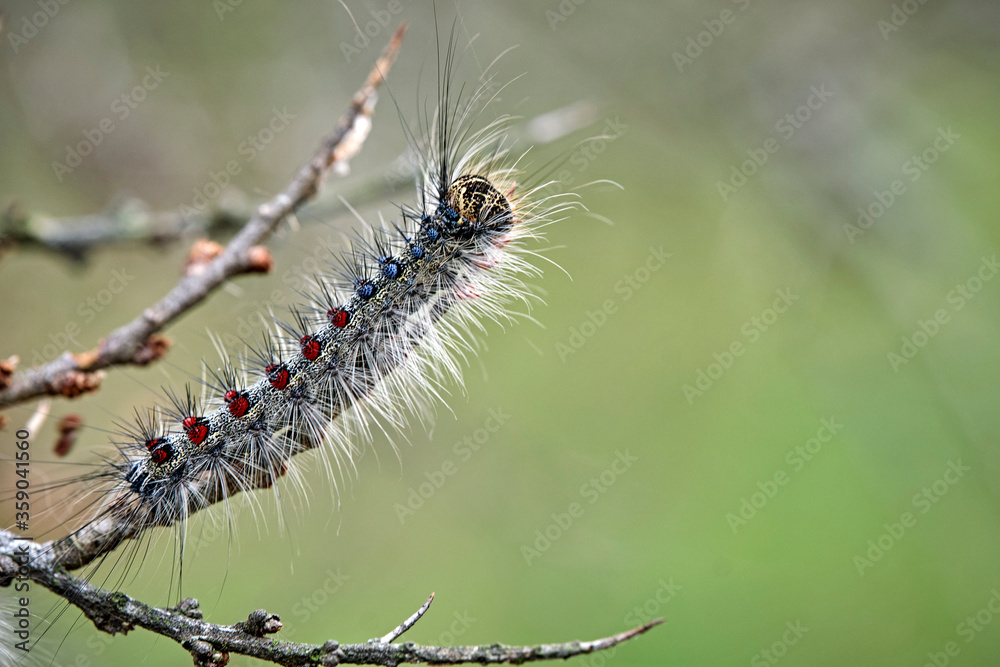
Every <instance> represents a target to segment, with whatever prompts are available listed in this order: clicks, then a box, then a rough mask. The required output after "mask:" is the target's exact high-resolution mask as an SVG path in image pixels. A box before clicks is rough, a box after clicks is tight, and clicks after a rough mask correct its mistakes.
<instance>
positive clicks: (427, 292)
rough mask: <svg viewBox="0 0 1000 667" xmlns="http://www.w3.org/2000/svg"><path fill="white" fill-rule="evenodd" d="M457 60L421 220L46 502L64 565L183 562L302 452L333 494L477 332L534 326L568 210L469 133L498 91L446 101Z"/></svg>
mask: <svg viewBox="0 0 1000 667" xmlns="http://www.w3.org/2000/svg"><path fill="white" fill-rule="evenodd" d="M456 44H457V40H456V38H455V36H454V30H453V34H452V37H451V39H450V40H449V41H448V44H447V47H446V50H445V52H444V53H443V54H440V47H439V58H438V61H439V65H438V79H437V80H438V91H437V105H436V108H435V110H434V111H432V112H431V113H429V114H426V115H425V116H424V117H423V118H420V119H418V122H419V124H420V125H421V126H422V127H423V128H424V129H423V130H422V131H420V132H413V131H411V130H410V129H409V126H405V129H406V134H407V136H408V139H409V140H410V142H411V144H412V148H413V150H414V154H415V155H417V156H418V164H417V169H416V197H415V200H414V203H413V204H411V205H404V206H401V207H400V208H399V214H398V217H397V219H396V220H395V221H394V222H393V223H392V224H390V225H383V226H382V227H379V228H374V229H372V230H370V231H369V232H368V233H367V236H366V237H362V238H359V240H358V241H357V242H356V243H355V244H354V247H353V248H352V249H349V250H346V251H345V252H344V253H343V254H342V255H341V256H340V257H339V258H336V259H335V265H336V266H337V267H338V268H337V271H336V272H335V273H334V274H332V275H316V276H314V277H313V278H312V279H311V287H310V288H309V289H308V290H305V291H304V293H303V296H304V302H303V303H302V304H301V305H300V306H298V307H296V308H293V309H292V310H291V312H290V314H289V316H288V317H285V318H280V319H279V318H275V322H274V328H273V330H271V331H263V332H261V333H260V337H259V340H258V341H257V342H256V343H254V344H251V345H250V346H249V347H248V348H247V349H246V350H245V351H244V352H243V353H242V354H240V355H239V358H238V359H237V360H236V361H232V360H231V359H230V356H229V355H228V353H226V352H224V351H221V350H220V352H221V356H222V359H221V362H220V364H219V365H218V366H211V367H209V368H208V370H207V377H206V379H205V382H204V384H205V385H206V387H207V388H208V389H207V392H199V391H198V390H196V389H195V388H193V387H192V386H191V385H188V386H187V387H185V388H183V389H182V390H176V389H167V390H165V392H164V398H165V402H164V404H163V406H156V407H151V408H144V409H137V411H136V415H135V418H134V420H133V421H132V423H131V424H129V425H127V426H126V427H125V428H124V429H123V434H122V436H121V437H120V438H118V439H116V441H115V442H114V444H115V449H114V450H113V451H112V452H111V453H110V454H109V455H107V456H105V457H103V459H102V460H101V461H100V462H98V463H97V464H95V466H94V468H93V470H92V471H91V472H88V473H86V474H83V475H79V476H75V477H72V478H70V479H67V480H61V481H59V482H57V483H56V484H53V485H52V487H51V489H52V490H58V491H60V492H63V493H64V492H65V490H66V489H71V490H72V496H71V497H72V500H71V501H68V502H71V504H72V508H73V510H72V515H73V518H72V519H71V521H73V522H75V525H73V526H71V527H70V532H69V534H68V535H67V536H65V537H62V538H59V539H56V540H54V541H53V542H51V546H50V549H51V554H52V557H53V558H54V559H55V560H56V562H58V563H59V564H60V565H62V566H63V567H65V568H66V569H69V570H72V569H77V568H81V567H85V566H91V567H92V568H94V569H96V566H98V565H100V564H101V563H103V562H104V561H105V560H106V559H107V558H108V556H109V554H111V553H112V552H113V551H114V550H115V549H117V548H118V547H121V546H122V545H124V544H126V543H128V544H129V545H130V547H129V550H128V552H127V553H126V554H125V555H123V556H121V557H120V559H119V560H120V561H121V562H124V563H125V564H126V567H131V566H133V565H134V564H136V562H137V561H138V560H139V559H140V557H141V554H142V553H143V546H142V544H143V540H145V539H148V537H149V536H150V535H151V534H152V533H153V532H154V529H173V530H174V531H176V533H175V534H176V539H177V543H178V545H179V546H178V547H177V551H178V556H179V557H180V559H181V560H182V561H183V554H184V541H185V526H186V524H187V522H188V520H189V518H190V517H191V516H192V515H193V514H195V513H197V512H199V511H201V510H204V509H207V508H209V507H212V506H214V505H217V504H221V505H223V506H224V507H225V510H226V511H227V512H228V511H230V508H229V500H230V499H232V498H234V497H235V496H237V495H239V494H250V493H252V492H261V491H262V490H266V489H270V488H272V487H276V486H279V485H280V484H282V479H283V478H292V479H291V483H294V482H295V476H296V474H297V465H298V464H297V461H298V460H299V459H296V458H295V457H296V456H297V455H299V454H302V453H304V452H306V451H310V450H312V451H315V452H316V453H317V455H318V456H319V457H320V458H321V460H322V464H323V466H324V467H325V468H326V469H328V470H329V471H330V473H331V474H330V477H331V481H332V482H335V480H336V477H337V475H338V474H340V471H344V470H345V469H350V467H351V465H352V461H353V459H354V456H355V454H356V452H357V451H358V450H359V449H360V448H361V447H362V446H363V445H364V443H366V442H368V441H369V440H370V439H371V433H372V430H373V429H374V428H376V427H378V428H382V429H386V428H390V429H396V430H400V429H403V428H404V427H405V425H406V424H407V422H408V421H409V420H410V419H411V418H414V417H415V418H417V419H421V420H422V419H425V417H426V415H428V414H429V411H430V410H432V408H433V405H434V404H435V402H437V401H438V400H440V395H441V394H442V393H443V391H442V390H443V388H446V387H447V386H449V384H451V383H458V382H460V381H461V368H462V365H463V360H465V359H466V358H467V357H468V356H469V355H471V354H475V341H476V336H477V334H478V333H481V332H485V328H484V324H483V323H484V322H485V321H491V320H492V321H496V322H499V323H503V322H506V321H510V320H512V319H513V318H514V315H513V311H512V305H513V304H515V303H518V302H519V303H522V304H524V305H525V307H526V308H528V309H529V310H530V308H531V307H532V304H533V302H534V299H535V298H536V297H535V296H534V294H533V292H532V291H531V290H530V289H529V287H528V286H527V284H526V282H525V281H526V280H529V279H532V278H534V277H538V276H539V275H540V273H541V270H540V269H539V268H538V266H537V264H536V263H535V262H534V261H533V260H534V259H535V258H536V257H537V256H538V255H536V253H534V252H533V251H532V250H530V249H529V247H528V246H530V245H531V244H532V243H537V242H538V241H539V240H540V239H541V238H542V234H543V231H542V230H543V228H544V227H545V226H547V225H548V224H550V223H552V222H555V221H557V220H559V219H560V217H561V216H562V215H563V214H564V213H566V212H567V211H569V210H570V209H572V208H573V207H574V206H576V205H577V203H576V199H575V196H574V195H572V194H571V193H566V192H560V191H559V190H558V183H557V182H556V181H553V180H547V176H545V175H539V176H535V177H533V178H528V177H526V176H525V173H524V169H525V166H526V165H525V162H526V153H521V154H518V155H515V154H513V153H512V149H511V142H510V140H509V137H508V131H509V128H510V125H511V122H512V117H510V116H508V115H501V116H499V117H498V118H496V119H494V120H492V121H491V122H488V123H486V124H484V125H483V126H481V127H477V123H478V121H479V119H480V118H481V117H482V114H483V112H484V110H485V109H486V108H488V107H489V105H490V103H491V102H492V101H493V99H494V98H495V97H496V95H497V91H498V86H497V84H496V81H495V79H494V78H493V77H489V78H487V79H486V80H484V81H483V83H482V84H481V85H480V86H479V87H478V88H476V89H475V90H474V91H473V92H472V93H471V94H468V95H463V92H462V90H456V88H457V85H456V83H455V80H454V67H455V62H456V58H457V55H458V49H457V47H456ZM499 88H501V89H502V87H499ZM202 393H204V394H205V395H200V394H202Z"/></svg>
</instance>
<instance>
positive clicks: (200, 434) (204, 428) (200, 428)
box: [181, 417, 208, 445]
mask: <svg viewBox="0 0 1000 667" xmlns="http://www.w3.org/2000/svg"><path fill="white" fill-rule="evenodd" d="M181 424H182V425H183V426H184V433H186V434H187V437H188V440H190V441H191V442H192V443H194V444H196V445H200V444H201V443H203V442H205V438H207V437H208V423H207V422H206V420H205V418H204V417H185V418H184V421H183V422H181Z"/></svg>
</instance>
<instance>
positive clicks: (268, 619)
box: [0, 531, 663, 667]
mask: <svg viewBox="0 0 1000 667" xmlns="http://www.w3.org/2000/svg"><path fill="white" fill-rule="evenodd" d="M15 579H17V580H18V581H23V580H25V579H27V580H30V581H34V582H37V583H39V584H41V585H42V586H44V587H45V588H48V589H49V590H51V591H52V592H53V593H55V594H56V595H58V596H60V597H62V598H64V599H65V600H67V601H68V602H70V603H71V604H73V605H75V606H76V607H78V608H80V610H82V611H83V613H84V614H85V615H86V616H87V618H89V619H90V620H91V621H92V622H93V623H94V626H95V627H97V629H99V630H101V631H103V632H106V633H108V634H111V635H114V634H118V633H127V632H129V631H131V630H134V629H135V628H136V627H141V628H145V629H147V630H149V631H150V632H154V633H156V634H158V635H161V636H163V637H167V638H169V639H172V640H174V641H175V642H177V643H178V644H180V645H181V646H183V647H184V648H185V649H187V651H188V652H189V653H191V656H192V657H193V658H194V664H195V665H198V666H199V667H221V666H222V665H225V664H226V663H227V662H229V656H230V655H231V654H234V653H235V654H238V655H245V656H250V657H253V658H259V659H260V660H265V661H267V662H271V663H274V664H276V665H286V666H289V667H290V666H297V665H343V664H350V665H387V666H392V667H394V666H395V665H399V664H401V663H430V664H450V665H457V664H467V663H478V664H499V663H510V664H522V663H525V662H535V661H541V660H556V659H566V658H572V657H574V656H577V655H584V654H587V653H593V652H595V651H603V650H605V649H608V648H611V647H612V646H615V645H617V644H620V643H622V642H625V641H628V640H630V639H632V638H634V637H637V636H639V635H641V634H643V633H644V632H646V631H647V630H649V629H651V628H653V627H655V626H657V625H659V624H660V623H662V622H663V619H657V620H654V621H652V622H650V623H646V624H645V625H640V626H639V627H636V628H633V629H631V630H628V631H626V632H622V633H619V634H617V635H612V636H610V637H604V638H602V639H596V640H593V641H586V642H580V641H574V642H566V643H561V644H541V645H538V646H506V645H503V644H490V645H485V646H422V645H419V644H414V643H413V642H405V643H403V644H393V643H392V642H394V641H395V640H396V639H397V638H399V636H400V635H402V634H403V633H404V632H406V631H407V630H409V629H410V628H411V627H413V625H414V624H416V622H417V621H419V620H420V618H422V617H423V615H424V614H425V613H426V612H427V610H428V608H429V607H430V604H431V601H432V600H433V599H434V596H433V595H431V597H430V599H428V600H427V602H425V603H424V605H423V606H422V607H421V608H420V609H419V610H418V611H417V612H416V613H414V614H413V615H412V616H410V617H409V618H408V619H406V620H405V621H403V622H402V623H401V624H400V625H399V626H398V627H397V628H396V629H395V630H393V631H392V632H390V633H388V634H386V635H385V636H383V637H380V638H375V639H372V640H369V641H367V642H365V643H361V644H341V643H339V642H337V641H334V640H329V641H327V642H324V643H323V644H301V643H298V642H283V641H277V640H275V639H268V638H266V637H267V636H268V635H273V634H275V633H277V632H278V631H280V630H281V628H282V623H281V619H280V618H279V617H278V616H277V615H275V614H270V613H268V612H267V611H265V610H263V609H258V610H256V611H254V612H251V613H250V615H249V616H248V617H247V620H246V621H242V622H240V623H235V624H233V625H216V624H214V623H209V622H207V621H205V620H203V619H202V614H201V611H200V610H199V609H198V601H197V600H195V599H193V598H186V599H184V600H181V602H180V604H178V605H177V606H176V607H170V608H166V609H163V608H159V607H151V606H149V605H147V604H144V603H142V602H140V601H138V600H136V599H134V598H132V597H129V596H128V595H125V594H124V593H113V592H110V591H106V590H103V589H100V588H98V587H96V586H94V585H92V584H91V583H89V582H87V581H86V580H84V579H79V578H76V577H74V576H72V575H70V574H69V573H68V572H66V570H65V569H63V568H60V567H58V566H57V565H56V561H55V560H54V558H53V556H52V553H51V551H50V550H49V549H48V548H47V547H46V545H41V544H37V543H35V542H29V541H27V540H22V539H20V538H18V537H17V536H15V535H13V534H11V533H9V532H7V531H0V585H3V586H9V585H10V584H11V583H12V582H13V581H14V580H15Z"/></svg>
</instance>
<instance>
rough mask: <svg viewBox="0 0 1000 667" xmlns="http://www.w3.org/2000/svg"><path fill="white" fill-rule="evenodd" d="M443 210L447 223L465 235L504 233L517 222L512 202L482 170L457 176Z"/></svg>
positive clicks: (440, 209) (449, 189)
mask: <svg viewBox="0 0 1000 667" xmlns="http://www.w3.org/2000/svg"><path fill="white" fill-rule="evenodd" d="M449 209H450V210H449ZM439 211H440V212H441V218H442V220H443V221H444V222H445V224H446V225H448V227H449V228H451V229H452V230H454V231H456V232H458V233H459V234H460V235H463V236H464V235H469V236H472V235H476V234H480V233H483V232H494V233H503V232H506V231H507V230H508V229H510V226H511V224H512V222H513V216H512V213H511V208H510V202H509V201H507V198H506V197H504V196H503V195H502V194H501V193H500V191H499V190H497V189H496V188H495V187H494V186H493V184H492V183H491V182H490V181H489V179H487V178H486V177H485V176H480V175H478V174H467V175H465V176H460V177H459V178H457V179H455V182H454V183H452V184H451V186H449V188H448V192H447V193H446V194H445V197H444V200H443V201H442V202H441V206H440V207H439Z"/></svg>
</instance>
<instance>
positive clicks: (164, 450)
mask: <svg viewBox="0 0 1000 667" xmlns="http://www.w3.org/2000/svg"><path fill="white" fill-rule="evenodd" d="M161 440H162V439H161ZM172 453H173V449H171V447H170V445H167V446H165V447H160V448H159V449H154V450H153V451H151V452H150V453H149V456H150V458H152V459H153V463H155V464H156V465H161V464H163V463H166V462H167V460H168V459H169V458H170V456H171V454H172Z"/></svg>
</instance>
